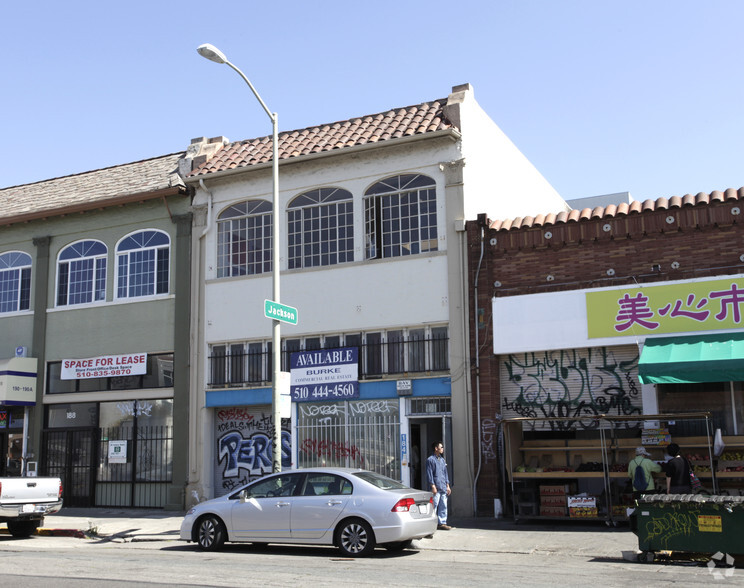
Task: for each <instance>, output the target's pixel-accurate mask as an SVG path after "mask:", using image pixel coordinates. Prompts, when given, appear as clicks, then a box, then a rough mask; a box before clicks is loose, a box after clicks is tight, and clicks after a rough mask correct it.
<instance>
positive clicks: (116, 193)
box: [0, 153, 185, 224]
mask: <svg viewBox="0 0 744 588" xmlns="http://www.w3.org/2000/svg"><path fill="white" fill-rule="evenodd" d="M181 157H183V153H173V154H171V155H164V156H161V157H156V158H153V159H147V160H144V161H136V162H133V163H127V164H124V165H117V166H114V167H107V168H104V169H98V170H94V171H88V172H83V173H80V174H75V175H71V176H64V177H61V178H54V179H50V180H43V181H41V182H35V183H33V184H24V185H22V186H12V187H10V188H2V189H0V224H9V223H10V222H15V221H16V220H18V221H22V220H25V219H28V218H36V217H40V216H42V215H44V216H46V213H49V214H50V215H52V214H55V211H56V212H57V213H61V212H63V211H66V210H68V209H70V208H77V209H88V208H97V207H99V206H102V205H105V204H106V202H107V201H110V200H118V199H120V198H124V197H127V196H136V195H146V194H148V193H153V192H158V191H161V190H165V189H168V188H178V187H179V186H180V187H181V188H182V189H183V190H184V191H185V186H184V184H183V181H182V180H181V177H180V176H179V175H178V161H179V159H180V158H181Z"/></svg>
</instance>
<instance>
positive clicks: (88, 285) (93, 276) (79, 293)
mask: <svg viewBox="0 0 744 588" xmlns="http://www.w3.org/2000/svg"><path fill="white" fill-rule="evenodd" d="M95 247H98V248H100V247H102V248H103V253H96V254H94V255H90V251H91V249H93V248H95ZM73 250H74V251H73ZM68 251H73V252H74V253H75V254H77V257H69V258H67V259H62V257H63V256H64V255H65V254H66V253H67V252H68ZM88 263H90V264H92V267H80V266H83V265H87V264H88ZM75 266H78V267H75ZM63 267H65V268H67V269H66V274H67V275H66V279H67V283H66V284H65V285H64V289H65V292H64V301H61V300H60V298H61V297H60V294H62V292H61V288H62V287H63V284H62V274H63V272H62V269H63ZM81 271H83V272H90V278H83V279H74V276H75V275H80V273H81ZM107 271H108V247H107V246H106V244H105V243H104V242H103V241H99V240H98V239H80V240H78V241H75V242H73V243H70V244H69V245H66V246H65V247H63V248H62V249H61V250H60V251H59V253H58V254H57V282H56V283H57V287H56V288H55V298H54V302H55V304H54V306H55V307H58V308H59V307H67V306H78V305H80V304H93V303H97V302H105V301H106V277H107ZM100 274H102V275H100ZM101 282H102V283H103V289H101V288H100V286H101ZM76 297H85V299H84V300H77V299H76ZM71 300H73V301H71Z"/></svg>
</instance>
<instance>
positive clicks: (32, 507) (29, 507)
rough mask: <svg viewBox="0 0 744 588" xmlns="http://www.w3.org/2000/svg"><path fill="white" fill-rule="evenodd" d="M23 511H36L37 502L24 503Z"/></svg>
mask: <svg viewBox="0 0 744 588" xmlns="http://www.w3.org/2000/svg"><path fill="white" fill-rule="evenodd" d="M22 510H23V512H34V511H35V510H36V505H35V504H24V505H23V509H22Z"/></svg>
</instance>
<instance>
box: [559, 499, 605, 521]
mask: <svg viewBox="0 0 744 588" xmlns="http://www.w3.org/2000/svg"><path fill="white" fill-rule="evenodd" d="M567 504H568V516H570V517H571V518H572V519H586V518H596V517H597V516H598V511H597V497H596V496H568V497H567Z"/></svg>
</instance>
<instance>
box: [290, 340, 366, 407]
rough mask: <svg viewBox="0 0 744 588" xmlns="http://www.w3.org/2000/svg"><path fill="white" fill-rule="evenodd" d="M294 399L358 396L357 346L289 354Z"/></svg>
mask: <svg viewBox="0 0 744 588" xmlns="http://www.w3.org/2000/svg"><path fill="white" fill-rule="evenodd" d="M290 390H291V393H292V401H293V402H312V401H316V402H319V401H334V400H351V399H353V398H359V348H357V347H343V348H341V349H316V350H313V351H298V352H296V353H293V354H292V355H291V356H290Z"/></svg>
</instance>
